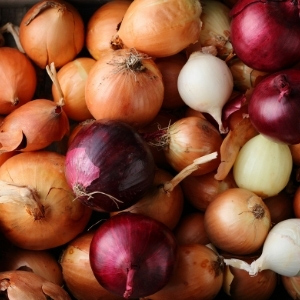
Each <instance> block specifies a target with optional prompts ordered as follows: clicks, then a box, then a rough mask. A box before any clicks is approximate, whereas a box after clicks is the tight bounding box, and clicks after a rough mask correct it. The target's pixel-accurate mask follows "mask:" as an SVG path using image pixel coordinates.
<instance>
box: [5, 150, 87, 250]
mask: <svg viewBox="0 0 300 300" xmlns="http://www.w3.org/2000/svg"><path fill="white" fill-rule="evenodd" d="M64 163H65V156H64V155H61V154H58V153H55V152H50V151H37V152H35V151H30V152H24V153H20V154H18V155H15V156H13V157H11V158H9V159H8V160H7V161H6V162H5V163H3V165H2V166H1V168H0V186H1V189H0V203H1V214H0V224H1V231H2V232H3V234H4V235H5V236H6V238H7V239H8V240H9V241H11V242H12V243H13V244H15V245H16V246H18V247H20V248H24V249H28V250H45V249H50V248H54V247H58V246H60V245H63V244H65V243H67V242H69V241H70V240H71V239H73V238H74V237H76V236H77V235H78V234H79V233H81V232H82V231H83V230H84V228H85V226H86V225H87V223H88V221H89V219H90V216H91V210H90V209H88V208H87V207H85V206H83V205H82V204H81V203H80V202H79V201H76V200H75V199H74V198H75V196H74V194H73V192H72V189H71V188H70V187H69V186H68V183H67V181H66V179H65V175H64Z"/></svg>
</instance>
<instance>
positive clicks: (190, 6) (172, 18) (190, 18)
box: [113, 0, 202, 57]
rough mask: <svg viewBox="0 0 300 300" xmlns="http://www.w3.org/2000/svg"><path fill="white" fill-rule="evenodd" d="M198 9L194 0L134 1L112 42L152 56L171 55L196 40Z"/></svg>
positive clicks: (197, 37) (198, 24) (198, 22)
mask: <svg viewBox="0 0 300 300" xmlns="http://www.w3.org/2000/svg"><path fill="white" fill-rule="evenodd" d="M201 12H202V8H201V4H200V2H199V1H197V0H185V1H182V0H175V1H174V0H166V1H156V0H135V1H133V2H132V4H130V6H129V7H128V9H127V10H126V12H125V15H124V18H123V20H122V23H121V26H120V29H119V30H118V32H117V34H116V36H115V38H114V39H113V41H114V40H115V39H120V40H121V42H122V43H123V44H124V45H125V46H126V47H127V48H135V49H137V50H138V51H141V52H144V53H147V54H148V55H150V56H153V57H165V56H170V55H174V54H176V53H179V52H180V51H182V50H183V49H185V48H186V47H187V46H188V45H190V44H192V43H195V42H196V41H197V40H198V39H199V36H200V31H201V20H200V14H201Z"/></svg>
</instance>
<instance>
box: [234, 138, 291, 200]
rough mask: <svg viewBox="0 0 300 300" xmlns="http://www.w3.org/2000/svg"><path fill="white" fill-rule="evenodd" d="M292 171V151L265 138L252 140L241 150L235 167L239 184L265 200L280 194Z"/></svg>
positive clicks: (236, 179) (235, 177) (236, 180)
mask: <svg viewBox="0 0 300 300" xmlns="http://www.w3.org/2000/svg"><path fill="white" fill-rule="evenodd" d="M292 167H293V160H292V155H291V151H290V149H289V147H288V145H286V144H279V143H276V142H274V141H272V140H270V139H269V138H266V137H265V136H263V135H262V134H258V135H256V136H255V137H253V138H251V139H250V140H249V141H248V142H247V143H246V144H245V145H244V146H243V147H242V148H241V150H240V152H239V153H238V155H237V157H236V160H235V162H234V165H233V176H234V180H235V182H236V184H237V185H238V186H239V187H241V188H245V189H248V190H250V191H252V192H254V193H256V194H257V195H260V196H261V197H263V198H267V197H271V196H274V195H276V194H278V193H279V192H281V191H282V190H283V189H284V188H285V186H286V185H287V183H288V181H289V178H290V175H291V172H292Z"/></svg>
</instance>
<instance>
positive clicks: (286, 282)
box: [280, 276, 300, 299]
mask: <svg viewBox="0 0 300 300" xmlns="http://www.w3.org/2000/svg"><path fill="white" fill-rule="evenodd" d="M280 278H281V282H282V285H283V287H284V289H285V290H286V291H287V293H288V294H289V296H290V297H292V299H299V297H300V277H299V276H292V277H288V276H281V277H280Z"/></svg>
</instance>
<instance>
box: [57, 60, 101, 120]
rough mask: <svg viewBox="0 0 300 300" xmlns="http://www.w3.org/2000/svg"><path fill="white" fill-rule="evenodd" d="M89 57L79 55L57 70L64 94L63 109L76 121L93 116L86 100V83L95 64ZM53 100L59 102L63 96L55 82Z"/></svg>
mask: <svg viewBox="0 0 300 300" xmlns="http://www.w3.org/2000/svg"><path fill="white" fill-rule="evenodd" d="M95 62H96V61H95V60H94V59H92V58H89V57H79V58H77V59H74V60H72V61H70V62H68V63H66V64H65V65H64V66H63V67H62V68H60V69H59V70H58V72H57V80H58V82H59V84H60V87H61V90H62V93H63V96H64V106H63V110H64V112H65V113H66V115H67V116H68V117H69V118H70V119H72V120H75V121H79V122H80V121H84V120H86V119H90V118H92V115H91V113H90V111H89V110H88V108H87V107H86V102H85V84H86V80H87V77H88V73H89V71H90V70H91V68H92V67H93V66H94V64H95ZM52 96H53V100H54V101H55V102H56V103H58V102H59V99H60V97H61V95H60V93H59V92H58V90H57V88H56V86H55V84H53V85H52Z"/></svg>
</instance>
